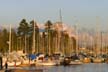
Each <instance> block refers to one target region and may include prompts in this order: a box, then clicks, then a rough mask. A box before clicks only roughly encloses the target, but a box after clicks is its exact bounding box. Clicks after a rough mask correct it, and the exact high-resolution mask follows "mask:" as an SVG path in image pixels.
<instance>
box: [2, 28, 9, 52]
mask: <svg viewBox="0 0 108 72" xmlns="http://www.w3.org/2000/svg"><path fill="white" fill-rule="evenodd" d="M1 49H2V51H3V52H8V50H9V32H8V31H7V29H3V30H2V36H1Z"/></svg>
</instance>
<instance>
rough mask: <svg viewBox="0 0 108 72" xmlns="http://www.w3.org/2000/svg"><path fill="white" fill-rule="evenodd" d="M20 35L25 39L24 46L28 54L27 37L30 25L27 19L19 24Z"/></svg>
mask: <svg viewBox="0 0 108 72" xmlns="http://www.w3.org/2000/svg"><path fill="white" fill-rule="evenodd" d="M17 33H18V35H19V36H21V37H22V38H23V41H24V42H23V41H22V42H23V43H24V44H23V46H24V49H23V50H24V52H26V50H27V49H26V47H27V41H26V38H27V35H28V33H29V24H28V23H27V21H26V19H22V20H21V22H20V23H19V27H18V32H17Z"/></svg>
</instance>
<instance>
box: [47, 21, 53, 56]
mask: <svg viewBox="0 0 108 72" xmlns="http://www.w3.org/2000/svg"><path fill="white" fill-rule="evenodd" d="M52 26H53V24H52V22H51V21H50V20H48V21H47V22H46V23H45V32H46V34H47V36H46V41H47V42H46V43H47V47H46V53H47V54H49V55H50V54H51V43H52V42H51V41H52V38H51V37H53V36H52V31H53V30H52Z"/></svg>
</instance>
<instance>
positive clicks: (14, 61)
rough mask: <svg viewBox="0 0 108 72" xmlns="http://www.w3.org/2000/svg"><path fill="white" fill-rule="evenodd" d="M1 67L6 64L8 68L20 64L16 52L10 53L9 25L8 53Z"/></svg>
mask: <svg viewBox="0 0 108 72" xmlns="http://www.w3.org/2000/svg"><path fill="white" fill-rule="evenodd" d="M3 59H4V60H3V65H5V63H6V62H7V64H8V66H18V65H20V64H21V61H20V57H19V55H18V54H17V53H16V52H14V51H13V52H11V25H10V29H9V52H8V55H7V56H6V57H5V58H3Z"/></svg>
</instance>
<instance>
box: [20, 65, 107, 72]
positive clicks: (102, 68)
mask: <svg viewBox="0 0 108 72" xmlns="http://www.w3.org/2000/svg"><path fill="white" fill-rule="evenodd" d="M21 69H31V70H33V69H43V70H44V72H108V64H105V63H100V64H95V63H91V64H82V65H70V66H40V67H29V68H28V67H24V68H21Z"/></svg>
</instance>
